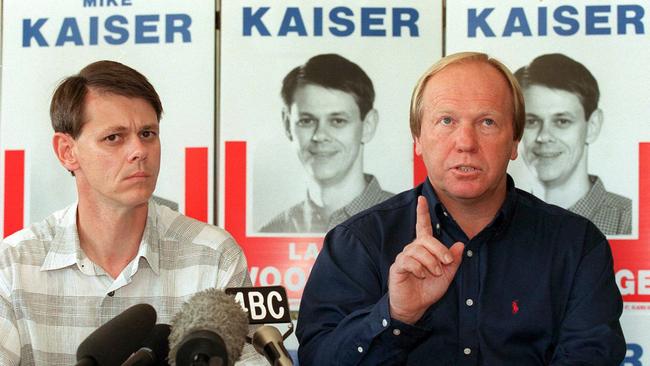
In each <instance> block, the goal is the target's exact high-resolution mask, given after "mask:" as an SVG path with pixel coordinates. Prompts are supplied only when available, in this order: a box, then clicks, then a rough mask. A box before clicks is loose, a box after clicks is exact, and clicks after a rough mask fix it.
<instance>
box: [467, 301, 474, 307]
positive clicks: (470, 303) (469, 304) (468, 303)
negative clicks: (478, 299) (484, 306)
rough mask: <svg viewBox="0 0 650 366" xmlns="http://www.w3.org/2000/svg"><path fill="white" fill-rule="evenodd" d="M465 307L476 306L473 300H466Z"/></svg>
mask: <svg viewBox="0 0 650 366" xmlns="http://www.w3.org/2000/svg"><path fill="white" fill-rule="evenodd" d="M465 305H467V306H472V305H474V300H472V299H467V300H465Z"/></svg>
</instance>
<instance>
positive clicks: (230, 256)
mask: <svg viewBox="0 0 650 366" xmlns="http://www.w3.org/2000/svg"><path fill="white" fill-rule="evenodd" d="M222 246H223V253H222V255H221V258H220V260H219V264H218V267H219V274H220V276H219V278H218V279H217V280H218V284H217V288H222V289H226V288H228V287H248V286H251V277H250V275H249V274H248V264H247V262H246V256H245V255H244V252H243V251H242V249H241V247H239V245H238V244H237V243H236V242H235V240H234V239H232V238H228V239H227V240H226V241H224V242H223V243H222Z"/></svg>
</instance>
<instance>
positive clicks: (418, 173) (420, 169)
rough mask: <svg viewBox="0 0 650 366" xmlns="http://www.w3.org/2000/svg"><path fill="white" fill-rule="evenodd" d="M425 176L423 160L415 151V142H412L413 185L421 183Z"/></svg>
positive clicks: (425, 169) (425, 170)
mask: <svg viewBox="0 0 650 366" xmlns="http://www.w3.org/2000/svg"><path fill="white" fill-rule="evenodd" d="M426 177H427V168H426V167H425V166H424V161H423V160H422V158H421V157H419V156H418V154H416V153H415V144H413V186H417V185H418V184H420V183H422V182H423V181H424V179H425V178H426Z"/></svg>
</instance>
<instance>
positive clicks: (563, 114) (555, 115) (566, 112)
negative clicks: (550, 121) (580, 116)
mask: <svg viewBox="0 0 650 366" xmlns="http://www.w3.org/2000/svg"><path fill="white" fill-rule="evenodd" d="M553 116H554V117H563V116H569V117H575V114H573V113H571V112H569V111H563V112H557V113H553Z"/></svg>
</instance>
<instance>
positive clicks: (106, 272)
mask: <svg viewBox="0 0 650 366" xmlns="http://www.w3.org/2000/svg"><path fill="white" fill-rule="evenodd" d="M161 115H162V105H161V102H160V99H159V97H158V94H157V93H156V91H155V90H154V88H153V86H152V85H151V84H150V83H149V82H148V81H147V79H146V78H145V77H144V76H143V75H142V74H140V73H139V72H137V71H136V70H133V69H131V68H130V67H128V66H125V65H123V64H120V63H117V62H113V61H99V62H95V63H92V64H90V65H88V66H86V67H85V68H84V69H82V70H81V71H80V72H79V74H77V75H74V76H71V77H68V78H67V79H65V80H64V81H63V82H62V83H61V84H60V85H59V86H58V88H57V89H56V91H55V93H54V95H53V97H52V102H51V105H50V116H51V119H52V126H53V128H54V131H55V132H54V137H53V140H52V144H53V147H54V152H55V154H56V156H57V158H58V159H59V161H60V162H61V165H63V167H64V168H65V169H67V170H68V171H70V172H71V174H72V175H73V176H74V180H75V183H76V187H77V193H78V201H77V202H76V203H74V204H72V205H70V206H69V207H67V208H65V209H63V210H61V211H57V212H55V213H53V214H52V215H51V216H49V217H48V218H46V219H45V220H44V221H42V222H39V223H35V224H32V225H31V226H29V227H27V228H25V229H23V230H21V231H19V232H17V233H15V234H13V235H11V236H9V237H7V238H6V239H4V240H3V242H2V244H1V245H0V334H2V335H3V336H2V337H0V364H2V365H19V364H21V365H33V364H35V365H71V364H74V363H75V353H76V349H77V346H78V345H79V343H81V342H82V341H83V340H84V339H85V338H86V337H87V336H88V335H89V334H90V333H91V332H92V331H93V330H95V329H96V328H97V327H99V326H100V325H102V324H103V323H105V322H106V321H108V320H110V319H112V318H113V317H115V316H116V315H118V314H119V313H121V312H122V311H124V310H125V309H127V308H128V307H130V306H132V305H134V304H138V303H149V304H151V305H153V306H154V308H155V309H156V311H157V314H158V318H157V322H158V323H169V321H170V320H171V318H172V317H173V316H174V314H175V313H176V312H177V311H178V310H179V309H180V307H181V305H182V304H183V302H184V301H186V300H187V299H189V298H190V297H191V296H192V295H193V294H194V293H195V292H197V291H200V290H203V289H206V288H211V287H217V288H225V287H231V286H247V285H250V277H249V276H248V272H247V265H246V258H245V257H244V254H243V252H242V251H241V249H240V248H239V246H238V245H237V243H235V241H234V240H233V239H232V237H231V236H230V235H229V234H228V233H227V232H225V231H224V230H222V229H220V228H218V227H214V226H210V225H207V224H205V223H202V222H199V221H197V220H194V219H191V218H189V217H186V216H183V215H181V214H179V213H177V212H175V211H172V210H170V209H169V208H167V207H165V206H161V205H158V204H157V203H155V202H154V201H153V200H152V193H153V191H154V189H155V187H156V180H157V177H158V171H159V167H160V140H159V126H160V124H159V122H160V117H161ZM242 360H245V361H249V362H250V363H259V364H263V361H264V359H263V358H261V356H259V355H257V354H255V351H254V350H253V349H252V347H251V346H246V348H245V350H244V355H243V356H242Z"/></svg>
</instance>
